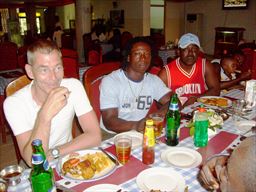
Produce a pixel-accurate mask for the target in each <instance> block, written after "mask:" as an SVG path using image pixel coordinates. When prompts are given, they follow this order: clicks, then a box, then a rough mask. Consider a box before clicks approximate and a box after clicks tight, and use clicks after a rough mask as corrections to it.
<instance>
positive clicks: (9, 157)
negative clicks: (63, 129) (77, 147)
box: [0, 128, 112, 170]
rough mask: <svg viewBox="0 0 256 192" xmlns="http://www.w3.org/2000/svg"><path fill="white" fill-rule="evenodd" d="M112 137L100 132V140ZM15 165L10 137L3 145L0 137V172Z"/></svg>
mask: <svg viewBox="0 0 256 192" xmlns="http://www.w3.org/2000/svg"><path fill="white" fill-rule="evenodd" d="M80 133H81V131H80V129H79V128H77V130H76V135H79V134H80ZM0 136H1V134H0ZM111 136H112V135H110V134H108V133H106V132H104V131H102V139H103V140H105V139H108V138H110V137H111ZM12 164H17V160H16V154H15V149H14V146H13V142H12V137H11V135H8V136H7V142H6V143H5V144H3V143H2V140H1V137H0V170H1V169H2V168H4V167H6V166H7V165H12Z"/></svg>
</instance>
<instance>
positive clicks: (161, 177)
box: [136, 167, 185, 192]
mask: <svg viewBox="0 0 256 192" xmlns="http://www.w3.org/2000/svg"><path fill="white" fill-rule="evenodd" d="M136 183H137V185H138V187H139V188H140V190H142V191H145V192H149V191H150V190H160V191H178V192H184V189H185V180H184V178H183V177H182V175H181V174H179V173H178V172H176V171H175V170H173V169H172V168H160V167H153V168H149V169H146V170H144V171H142V172H140V173H139V175H137V178H136Z"/></svg>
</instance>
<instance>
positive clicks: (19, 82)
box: [5, 75, 31, 163]
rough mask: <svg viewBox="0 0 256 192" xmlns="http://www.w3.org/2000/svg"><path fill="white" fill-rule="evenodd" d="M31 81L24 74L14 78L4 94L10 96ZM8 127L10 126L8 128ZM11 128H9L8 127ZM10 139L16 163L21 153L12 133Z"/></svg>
mask: <svg viewBox="0 0 256 192" xmlns="http://www.w3.org/2000/svg"><path fill="white" fill-rule="evenodd" d="M30 82H31V80H30V79H29V78H28V77H27V76H26V75H23V76H21V77H19V78H17V79H15V80H13V81H12V82H11V83H9V84H8V85H7V87H6V89H5V95H6V97H9V96H11V95H12V94H14V93H15V92H16V91H18V90H20V89H21V88H23V87H25V86H26V85H28V84H29V83H30ZM6 125H8V123H6ZM9 129H10V128H9ZM10 130H11V129H10ZM12 140H13V144H14V148H15V153H16V158H17V161H18V163H19V162H20V160H21V159H22V157H21V154H20V150H19V146H18V143H17V140H16V137H15V136H14V135H13V133H12Z"/></svg>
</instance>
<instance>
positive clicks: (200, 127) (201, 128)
mask: <svg viewBox="0 0 256 192" xmlns="http://www.w3.org/2000/svg"><path fill="white" fill-rule="evenodd" d="M208 127H209V119H208V113H207V111H206V109H205V108H204V106H203V105H201V106H200V107H199V109H198V111H196V112H195V133H194V144H195V146H196V147H205V146H207V145H208Z"/></svg>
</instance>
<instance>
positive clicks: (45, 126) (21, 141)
mask: <svg viewBox="0 0 256 192" xmlns="http://www.w3.org/2000/svg"><path fill="white" fill-rule="evenodd" d="M69 94H70V93H69V90H68V89H67V88H64V87H58V88H56V89H54V90H52V91H51V92H50V93H49V95H48V97H47V100H46V101H45V103H44V104H43V106H42V107H41V109H40V111H39V112H38V114H37V117H36V121H35V124H34V127H33V129H32V130H30V131H27V132H24V133H22V134H19V135H17V136H16V139H17V142H18V145H19V150H20V153H21V155H22V157H23V159H24V160H25V161H26V163H27V164H28V165H31V156H32V147H31V143H32V141H33V140H34V139H41V140H42V143H43V148H44V150H45V151H48V149H49V146H48V144H49V137H50V128H51V121H52V119H53V117H54V116H55V115H56V114H57V113H58V112H59V111H60V110H61V109H62V108H63V107H64V106H65V105H66V104H67V99H68V96H69Z"/></svg>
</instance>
